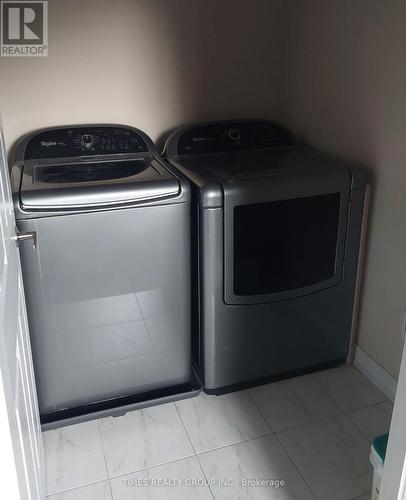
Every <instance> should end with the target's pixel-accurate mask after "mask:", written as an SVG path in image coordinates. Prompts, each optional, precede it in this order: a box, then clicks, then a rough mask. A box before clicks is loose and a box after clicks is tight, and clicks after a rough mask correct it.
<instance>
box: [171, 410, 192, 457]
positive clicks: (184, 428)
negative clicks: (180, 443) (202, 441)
mask: <svg viewBox="0 0 406 500" xmlns="http://www.w3.org/2000/svg"><path fill="white" fill-rule="evenodd" d="M173 404H174V406H175V409H176V413H177V414H178V417H179V419H180V421H181V424H182V427H183V430H184V431H185V433H186V436H187V438H188V440H189V443H190V446H191V447H192V450H193V453H194V454H195V456H197V453H196V450H195V447H194V446H193V442H192V438H191V437H190V436H189V433H188V431H187V429H186V425H185V422H184V421H183V418H182V415H181V414H180V411H179V408H178V405H177V404H176V401H174V402H173Z"/></svg>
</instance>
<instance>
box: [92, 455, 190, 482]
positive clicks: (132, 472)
mask: <svg viewBox="0 0 406 500" xmlns="http://www.w3.org/2000/svg"><path fill="white" fill-rule="evenodd" d="M195 456H196V455H188V456H187V457H181V458H175V459H174V460H169V461H168V462H162V463H159V464H155V465H149V466H148V467H144V468H143V469H137V470H133V471H129V472H125V473H124V474H117V476H111V477H110V478H109V479H110V480H112V479H119V478H120V477H125V476H131V475H132V474H138V473H140V472H144V471H147V470H151V469H156V468H157V467H163V466H165V465H169V464H174V463H176V462H181V461H182V460H188V459H189V458H194V457H195ZM98 482H101V481H98Z"/></svg>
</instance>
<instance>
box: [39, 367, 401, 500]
mask: <svg viewBox="0 0 406 500" xmlns="http://www.w3.org/2000/svg"><path fill="white" fill-rule="evenodd" d="M391 413H392V403H390V402H389V401H387V399H386V398H385V396H384V395H383V394H382V393H381V392H380V391H378V390H377V389H376V387H374V386H373V385H372V384H371V383H370V382H369V381H368V380H367V379H366V378H365V377H364V376H363V375H361V373H359V372H358V371H357V370H356V369H355V368H352V367H351V368H350V367H341V368H335V369H333V370H328V371H326V372H321V373H317V374H315V375H307V376H304V377H299V378H296V379H291V380H285V381H282V382H276V383H274V384H269V385H265V386H261V387H257V388H254V389H250V390H247V391H240V392H238V393H232V394H227V395H224V396H220V397H215V396H207V395H205V394H201V395H200V396H199V397H197V398H193V399H189V400H184V401H179V402H177V403H170V404H166V405H162V406H157V407H153V408H148V409H144V410H138V411H134V412H131V413H128V414H127V415H125V416H123V417H118V418H112V417H109V418H104V419H101V420H98V421H92V422H86V423H83V424H78V425H74V426H70V427H65V428H62V429H58V430H54V431H48V432H46V433H44V445H45V456H46V474H47V488H48V495H50V496H49V497H48V499H49V500H135V499H136V500H213V499H214V500H237V499H240V500H267V499H270V500H296V499H297V500H314V499H317V500H355V499H357V500H366V499H367V498H369V491H370V488H371V481H372V468H371V466H370V464H369V450H370V441H371V440H372V439H373V437H374V436H376V435H378V434H380V433H383V432H387V431H388V428H389V424H390V418H391ZM253 480H263V482H265V485H264V484H262V485H258V484H255V485H253V484H252V481H253Z"/></svg>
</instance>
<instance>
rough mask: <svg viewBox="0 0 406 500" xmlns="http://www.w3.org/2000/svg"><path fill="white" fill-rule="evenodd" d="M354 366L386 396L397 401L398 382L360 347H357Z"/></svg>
mask: <svg viewBox="0 0 406 500" xmlns="http://www.w3.org/2000/svg"><path fill="white" fill-rule="evenodd" d="M354 366H356V367H357V368H358V370H359V371H360V372H361V373H363V374H364V375H365V376H366V377H367V378H368V379H369V380H370V381H371V382H372V383H373V384H374V385H376V387H378V389H380V390H381V391H382V392H383V393H384V394H385V396H387V397H388V398H389V399H390V400H392V401H395V395H396V386H397V381H396V380H395V379H394V378H393V377H392V376H391V375H389V373H387V372H386V371H385V370H384V369H383V368H382V366H380V365H379V364H378V363H377V362H376V361H375V360H374V359H372V358H371V357H370V356H369V355H368V354H367V353H366V352H365V351H363V350H362V349H361V348H360V347H358V346H355V356H354Z"/></svg>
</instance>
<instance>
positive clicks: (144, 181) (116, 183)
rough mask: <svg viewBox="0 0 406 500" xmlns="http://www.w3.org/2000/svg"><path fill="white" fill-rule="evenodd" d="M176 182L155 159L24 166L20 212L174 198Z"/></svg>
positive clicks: (27, 163)
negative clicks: (21, 210)
mask: <svg viewBox="0 0 406 500" xmlns="http://www.w3.org/2000/svg"><path fill="white" fill-rule="evenodd" d="M179 193H180V185H179V181H178V179H177V178H176V177H175V176H173V175H172V174H171V173H170V172H169V171H168V170H167V169H166V168H165V167H163V165H161V164H160V163H159V162H158V161H157V160H156V159H155V158H154V157H149V156H142V157H139V158H127V159H120V160H111V159H109V160H105V161H100V160H99V161H83V159H82V161H75V160H73V161H72V160H71V161H63V162H58V163H54V162H46V163H43V162H40V163H35V162H33V161H30V162H26V163H25V164H24V167H23V171H22V179H21V186H20V206H21V208H22V209H23V210H28V211H29V210H47V211H49V210H52V209H56V210H61V209H77V208H86V207H87V208H98V207H103V206H111V205H122V204H127V203H129V204H132V203H136V202H143V201H148V200H152V199H160V198H165V197H173V196H177V195H178V194H179Z"/></svg>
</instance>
